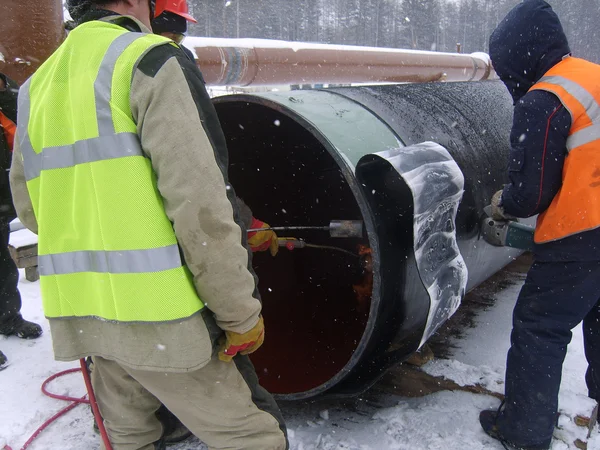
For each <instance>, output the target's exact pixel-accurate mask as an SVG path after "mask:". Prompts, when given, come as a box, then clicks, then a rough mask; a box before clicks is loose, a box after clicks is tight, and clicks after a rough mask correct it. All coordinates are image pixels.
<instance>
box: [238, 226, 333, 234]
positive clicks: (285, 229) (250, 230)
mask: <svg viewBox="0 0 600 450" xmlns="http://www.w3.org/2000/svg"><path fill="white" fill-rule="evenodd" d="M268 230H272V231H299V230H316V231H329V230H330V227H269V228H251V229H249V230H247V231H248V233H251V232H258V231H268Z"/></svg>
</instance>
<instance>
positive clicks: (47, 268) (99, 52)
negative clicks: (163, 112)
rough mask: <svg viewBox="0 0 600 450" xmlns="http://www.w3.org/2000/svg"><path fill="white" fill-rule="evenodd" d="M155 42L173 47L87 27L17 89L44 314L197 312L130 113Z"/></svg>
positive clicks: (107, 27)
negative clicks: (137, 76) (140, 68)
mask: <svg viewBox="0 0 600 450" xmlns="http://www.w3.org/2000/svg"><path fill="white" fill-rule="evenodd" d="M159 45H173V44H172V42H171V41H170V40H168V39H166V38H163V37H160V36H156V35H152V34H143V33H133V32H128V31H126V30H125V29H124V28H122V27H120V26H117V25H114V24H111V23H108V22H102V21H92V22H88V23H84V24H82V25H80V26H78V27H77V28H75V29H74V30H73V31H72V32H71V33H70V34H69V36H68V37H67V39H66V40H65V42H64V43H63V44H62V45H61V46H60V48H59V49H58V50H57V51H56V52H55V53H54V54H53V55H52V56H51V57H50V58H49V59H48V60H47V61H46V62H45V63H44V64H43V65H42V66H41V67H40V68H39V69H38V70H37V72H36V73H35V74H34V75H33V76H32V77H31V78H30V79H29V80H28V81H27V82H26V83H25V84H24V85H23V86H22V87H21V90H20V93H19V108H18V120H17V123H18V129H17V139H18V142H19V146H20V150H21V152H22V157H23V165H24V170H25V177H26V179H27V188H28V191H29V194H30V197H31V200H32V203H33V209H34V212H35V216H36V219H37V222H38V230H39V240H38V263H39V272H40V277H41V291H42V300H43V305H44V312H45V315H46V317H48V318H70V317H90V318H98V319H101V320H111V321H118V322H166V321H173V320H181V319H184V318H187V317H190V316H192V315H194V314H196V313H198V312H199V311H200V310H201V309H202V308H203V307H204V304H203V303H202V301H201V300H200V298H199V297H198V294H197V292H196V289H195V287H194V284H193V280H192V276H191V274H190V272H189V270H188V269H187V267H186V266H185V263H184V261H183V258H182V256H181V253H180V249H179V246H178V244H177V239H176V237H175V232H174V231H173V226H172V224H171V222H170V221H169V219H168V217H167V215H166V213H165V210H164V207H163V202H162V198H161V196H160V193H159V192H158V189H157V186H156V175H155V173H154V171H153V170H152V165H151V162H150V160H149V159H148V158H147V157H145V156H144V153H143V151H142V147H141V145H140V140H139V137H138V135H137V127H136V123H135V122H134V120H133V117H132V114H131V110H130V104H129V94H130V88H131V81H132V77H133V71H134V68H135V66H136V63H137V62H138V61H139V60H140V59H141V58H142V57H143V56H144V55H145V54H146V53H147V52H148V51H149V50H151V49H152V48H154V47H156V46H159Z"/></svg>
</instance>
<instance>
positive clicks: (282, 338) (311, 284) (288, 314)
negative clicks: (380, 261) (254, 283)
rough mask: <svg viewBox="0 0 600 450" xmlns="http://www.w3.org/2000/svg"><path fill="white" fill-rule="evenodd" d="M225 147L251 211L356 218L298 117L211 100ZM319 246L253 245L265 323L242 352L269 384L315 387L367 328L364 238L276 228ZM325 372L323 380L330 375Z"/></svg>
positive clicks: (335, 171) (309, 220) (338, 173)
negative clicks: (248, 352) (260, 339)
mask: <svg viewBox="0 0 600 450" xmlns="http://www.w3.org/2000/svg"><path fill="white" fill-rule="evenodd" d="M215 107H216V109H217V113H218V115H219V119H220V121H221V125H222V127H223V131H224V133H225V136H226V139H227V144H228V148H229V163H230V164H229V177H230V182H231V184H232V185H233V187H234V188H235V191H236V194H237V195H238V196H239V197H240V198H242V199H243V200H244V201H245V202H246V203H247V204H248V206H250V208H251V209H252V212H253V214H254V216H255V217H257V218H259V219H260V220H263V221H265V222H267V223H268V224H269V225H271V226H302V225H305V226H324V225H328V224H329V223H330V221H332V220H338V219H344V220H363V217H362V215H361V210H360V208H359V205H358V203H357V199H356V198H355V196H354V194H353V193H352V190H351V188H350V186H349V185H348V182H347V181H346V178H345V177H344V175H343V170H342V168H341V167H340V165H339V164H338V163H337V162H336V160H335V159H334V158H333V156H332V154H331V153H330V152H329V151H328V149H327V148H326V147H325V145H324V144H322V143H321V142H320V141H319V140H318V139H317V138H316V137H315V136H314V135H313V134H312V133H311V131H309V130H308V129H307V128H308V127H307V126H306V125H303V124H301V123H299V122H298V121H297V120H294V119H293V118H292V117H290V116H288V115H286V114H284V113H282V112H280V111H277V110H275V109H273V108H271V107H268V106H266V105H263V104H257V103H249V102H245V101H221V102H217V104H216V105H215ZM278 235H279V237H295V238H301V239H304V240H305V241H306V242H307V243H310V244H314V245H317V246H335V247H339V248H340V249H342V250H346V251H347V252H350V253H351V254H348V253H344V252H342V251H339V250H333V249H325V248H302V249H295V250H292V251H290V250H288V249H286V248H280V251H279V254H278V255H277V256H276V257H272V256H271V255H270V254H269V252H262V253H255V254H254V259H253V266H254V269H255V270H256V273H257V274H258V276H259V279H260V281H259V290H260V293H261V296H262V301H263V314H264V317H265V323H266V340H265V344H264V346H263V347H262V348H261V349H260V350H259V351H258V352H256V353H255V354H253V355H252V361H253V363H254V364H255V366H256V369H257V373H258V376H259V378H260V382H261V384H262V385H263V386H264V387H265V388H266V389H268V390H269V391H271V392H273V393H275V394H283V395H289V394H298V393H305V392H307V391H313V390H319V391H320V390H325V389H326V388H327V385H328V384H332V383H333V382H332V380H333V379H334V378H336V379H339V377H340V372H342V371H343V370H344V368H345V367H346V366H347V365H348V363H349V362H350V361H351V358H352V356H353V354H354V352H355V351H356V350H357V347H358V345H359V343H360V342H361V339H362V337H363V335H364V334H365V331H366V328H367V321H368V318H369V314H370V307H371V295H372V271H371V267H370V255H369V248H368V246H369V241H368V239H367V238H366V236H365V237H363V238H332V237H330V235H329V233H328V232H327V231H302V232H301V231H295V232H289V233H283V232H279V233H278ZM330 382H331V383H330Z"/></svg>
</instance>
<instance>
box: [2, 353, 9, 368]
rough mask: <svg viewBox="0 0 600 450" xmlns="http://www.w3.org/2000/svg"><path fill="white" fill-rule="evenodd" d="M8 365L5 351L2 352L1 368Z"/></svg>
mask: <svg viewBox="0 0 600 450" xmlns="http://www.w3.org/2000/svg"><path fill="white" fill-rule="evenodd" d="M6 366H8V359H6V356H4V353H2V352H0V370H4V369H6Z"/></svg>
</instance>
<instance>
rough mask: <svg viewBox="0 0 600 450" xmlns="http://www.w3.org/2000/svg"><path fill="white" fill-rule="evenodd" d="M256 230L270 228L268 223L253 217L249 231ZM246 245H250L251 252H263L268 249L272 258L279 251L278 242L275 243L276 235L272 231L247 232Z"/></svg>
mask: <svg viewBox="0 0 600 450" xmlns="http://www.w3.org/2000/svg"><path fill="white" fill-rule="evenodd" d="M256 228H270V226H269V224H268V223H265V222H262V221H260V220H258V219H255V218H254V217H253V218H252V225H251V226H250V229H256ZM248 245H250V248H251V249H252V251H253V252H264V251H265V250H267V249H268V250H269V251H270V252H271V255H272V256H275V255H276V254H277V252H278V251H279V242H277V235H276V234H275V232H274V231H273V230H265V231H251V232H249V233H248Z"/></svg>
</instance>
